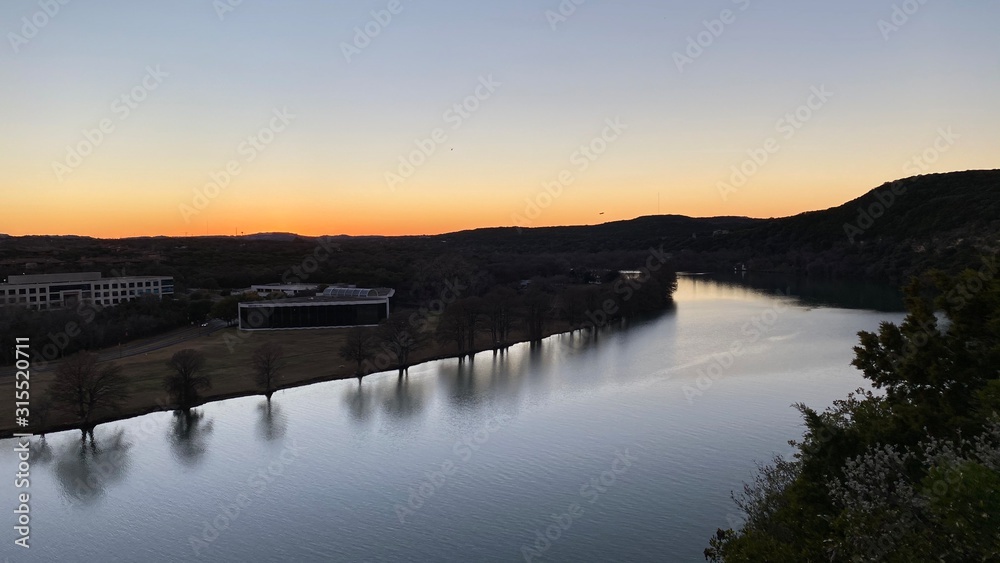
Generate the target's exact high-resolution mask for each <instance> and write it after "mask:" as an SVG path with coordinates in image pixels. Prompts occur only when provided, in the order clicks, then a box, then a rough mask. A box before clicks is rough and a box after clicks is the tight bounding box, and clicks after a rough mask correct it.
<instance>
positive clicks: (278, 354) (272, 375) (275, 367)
mask: <svg viewBox="0 0 1000 563" xmlns="http://www.w3.org/2000/svg"><path fill="white" fill-rule="evenodd" d="M251 361H252V362H253V369H254V374H255V375H256V379H257V384H258V385H260V386H261V387H263V388H264V395H266V396H267V400H268V401H270V400H271V395H273V394H274V390H275V388H276V387H277V380H278V376H279V373H280V371H281V368H283V367H284V366H285V349H284V347H282V346H281V344H276V343H274V342H265V343H264V344H261V345H260V346H258V347H257V348H256V349H255V350H254V351H253V357H252V358H251Z"/></svg>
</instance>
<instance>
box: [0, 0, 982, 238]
mask: <svg viewBox="0 0 1000 563" xmlns="http://www.w3.org/2000/svg"><path fill="white" fill-rule="evenodd" d="M52 1H54V0H52ZM63 1H66V0H63ZM226 1H227V0H218V2H213V0H174V1H170V2H162V1H161V2H152V1H148V0H146V1H137V0H131V1H102V2H85V1H82V0H69V1H68V3H67V4H66V5H65V6H60V7H59V9H58V12H57V13H55V15H54V16H51V17H49V16H47V15H46V16H44V17H43V16H42V15H39V14H44V12H43V11H42V7H41V5H40V3H39V2H38V0H35V1H31V0H16V1H15V0H6V1H4V2H3V3H0V31H2V32H3V33H4V35H5V41H4V44H3V45H0V92H2V94H0V99H2V104H0V118H2V123H3V135H2V140H0V190H2V192H3V196H4V197H3V204H2V207H0V232H5V233H9V234H15V235H21V234H81V235H91V236H100V237H124V236H133V235H158V234H166V235H184V234H190V235H203V234H233V233H235V232H237V231H242V232H245V233H251V232H263V231H294V232H298V233H302V234H308V235H319V234H339V233H348V234H421V233H440V232H447V231H454V230H459V229H466V228H475V227H482V226H503V225H516V224H521V225H532V226H538V225H558V224H590V223H598V222H603V221H607V220H614V219H628V218H632V217H636V216H640V215H649V214H654V213H656V212H657V202H658V200H659V211H660V212H662V213H676V214H684V215H692V216H709V215H749V216H755V217H771V216H784V215H790V214H794V213H798V212H802V211H807V210H813V209H823V208H827V207H831V206H834V205H839V204H841V203H843V202H845V201H847V200H850V199H852V198H854V197H857V196H859V195H861V194H862V193H864V192H866V191H867V190H869V189H870V188H872V187H874V186H876V185H879V184H881V183H882V182H885V181H889V180H893V179H897V178H900V177H904V176H909V175H912V173H913V172H914V171H916V172H944V171H952V170H966V169H976V168H997V167H998V164H1000V163H998V156H1000V105H998V104H997V100H1000V35H998V34H997V31H996V22H997V21H1000V3H997V2H994V1H992V0H973V1H968V2H944V1H938V0H929V1H926V3H925V4H923V5H920V4H917V2H916V0H910V3H909V4H908V3H905V2H901V1H898V0H896V1H895V2H894V1H892V0H842V1H840V2H802V1H792V0H786V1H777V0H770V1H765V0H713V1H699V2H694V1H689V2H676V1H652V0H644V1H627V2H608V1H597V0H586V1H584V2H583V3H582V4H581V5H579V6H576V9H575V12H574V13H572V14H570V15H569V16H568V17H566V19H565V21H561V22H556V25H555V29H553V26H552V24H551V22H550V21H549V20H550V17H549V16H547V14H546V12H547V11H549V10H552V11H553V12H557V11H558V10H559V6H560V1H558V0H504V1H502V2H471V1H469V0H462V1H458V0H455V1H432V0H424V1H421V2H411V1H408V0H401V2H400V6H401V7H402V11H401V12H399V13H398V14H396V15H394V16H392V21H391V22H390V23H388V25H386V26H384V27H383V28H382V29H381V30H379V33H378V35H377V36H376V37H374V38H372V39H371V41H370V44H368V45H367V46H365V47H364V48H363V49H361V50H360V53H354V54H353V56H352V57H351V60H350V62H348V60H347V59H346V57H345V55H344V52H343V45H344V44H345V43H346V44H353V42H354V41H355V35H356V32H355V28H356V27H364V26H365V25H366V24H369V22H371V20H372V19H373V16H372V14H371V12H372V11H373V10H374V11H379V10H385V9H386V7H387V6H388V5H389V4H390V2H389V0H383V1H352V2H332V1H331V2H320V1H308V2H305V1H287V0H283V1H277V0H243V1H242V3H240V4H239V5H237V6H236V7H235V8H234V9H232V11H228V12H225V13H222V17H220V15H219V10H218V6H219V5H226V4H225V3H226ZM231 1H232V3H234V4H235V3H237V0H231ZM577 1H579V0H577ZM44 3H45V0H43V2H42V4H44ZM564 4H565V5H571V1H570V0H566V2H564ZM904 4H908V5H907V6H906V7H907V8H910V9H911V11H912V6H919V9H917V10H916V12H915V13H913V14H911V15H908V16H907V21H905V22H904V23H902V25H900V26H898V29H888V28H886V27H885V26H882V29H880V25H879V21H880V20H884V21H885V22H887V23H890V24H891V23H892V20H891V18H892V16H893V11H894V5H895V6H897V7H899V8H900V10H901V9H902V7H903V5H904ZM50 9H51V8H50ZM723 10H731V11H732V17H731V18H729V20H730V21H731V23H729V24H723V25H722V30H721V33H719V34H718V37H715V36H712V37H711V41H710V42H709V41H708V35H709V32H706V33H705V34H703V35H702V39H703V42H705V43H710V44H709V45H708V46H707V47H704V48H703V52H702V53H701V54H700V55H699V56H697V58H692V60H691V62H690V64H685V65H684V66H683V70H682V71H681V70H679V69H678V65H677V63H676V57H675V55H674V54H675V53H681V54H683V53H684V51H685V50H686V49H687V47H688V44H689V43H688V38H689V37H693V38H696V37H697V36H698V34H699V33H700V32H703V31H705V30H706V27H705V23H703V22H705V21H706V20H714V19H718V18H719V17H720V14H722V12H723ZM902 13H903V12H901V11H899V12H897V18H896V23H900V22H901V21H902V20H901V17H900V14H902ZM22 18H27V19H28V21H30V20H31V19H32V18H34V19H35V20H36V22H44V25H43V26H41V27H39V28H37V29H33V28H32V27H31V26H30V25H29V26H25V23H24V20H22ZM733 20H734V21H733ZM374 27H375V24H370V25H369V28H374ZM715 27H716V30H718V29H719V26H718V25H716V26H715ZM33 31H35V32H36V33H32V32H33ZM29 35H30V36H31V37H29ZM157 66H158V67H159V68H160V69H161V70H162V71H163V72H165V73H167V74H168V76H166V77H161V78H160V80H161V81H160V82H159V83H157V82H155V81H154V80H152V79H149V78H147V79H146V82H147V84H155V85H156V88H155V89H154V90H147V91H140V92H139V94H141V95H142V94H144V95H145V99H144V100H143V101H141V102H138V103H137V104H135V106H136V107H135V108H134V109H130V111H129V113H128V115H127V116H125V115H124V112H123V110H122V107H124V106H122V105H118V106H116V105H115V101H116V99H119V98H121V96H123V95H128V94H129V93H130V92H132V91H133V89H134V88H136V87H140V85H141V84H142V83H143V79H144V77H146V74H147V68H148V67H149V68H157ZM490 75H492V77H493V80H494V81H496V82H499V83H500V85H499V86H498V87H496V89H495V91H494V92H493V93H492V94H490V95H489V96H488V98H487V99H485V100H483V101H481V102H479V108H478V109H477V110H476V111H475V112H472V113H470V114H468V115H469V116H468V118H467V119H463V120H462V122H461V126H460V127H458V128H457V129H456V128H455V127H454V126H455V125H456V122H455V121H454V120H453V119H449V117H447V116H445V112H446V110H448V109H449V108H451V107H452V106H454V105H455V104H461V103H462V102H463V100H465V99H466V97H468V96H470V95H473V94H474V93H475V92H476V88H477V86H478V85H479V83H480V79H481V77H489V76H490ZM813 87H816V88H820V87H825V89H826V90H827V91H830V92H832V93H833V96H832V97H831V98H829V100H827V101H826V102H825V103H823V104H820V103H818V100H817V99H815V98H814V99H813V102H814V106H816V107H817V108H818V109H815V111H812V110H810V111H809V112H805V113H803V114H802V115H808V114H809V113H811V115H810V116H809V119H808V120H807V121H805V122H804V123H801V128H799V129H796V130H795V134H794V135H792V136H790V137H789V136H786V132H787V131H788V130H787V129H785V130H781V129H780V127H781V125H780V124H779V120H780V119H782V117H783V116H784V115H785V114H787V113H793V112H795V111H796V109H798V108H799V107H800V106H802V105H803V104H806V103H807V102H808V101H809V99H810V95H811V89H812V88H813ZM484 92H485V90H484V89H480V93H484ZM118 103H119V104H121V102H118ZM282 108H287V111H288V112H290V113H292V114H294V116H295V118H294V119H292V120H291V122H290V123H289V124H288V125H287V127H284V130H283V131H281V132H277V133H275V134H274V138H273V142H271V143H270V144H269V145H266V148H265V149H264V150H263V151H261V152H259V154H257V155H256V157H255V158H254V159H253V160H252V161H249V153H248V152H246V151H242V152H241V150H240V146H241V143H243V142H244V141H245V140H246V139H247V138H248V137H250V136H251V135H254V134H255V133H257V132H258V131H259V130H261V129H262V128H266V127H268V126H269V122H270V120H271V117H272V115H273V111H274V110H275V109H278V110H281V109H282ZM615 118H617V119H620V121H621V122H623V123H624V124H626V125H627V127H628V129H627V130H626V131H625V132H624V133H622V134H621V136H620V137H618V138H617V139H616V140H614V141H613V142H610V143H608V145H607V149H606V152H604V153H603V154H602V155H600V156H598V157H597V158H596V159H595V160H594V161H593V162H592V163H591V162H589V160H588V163H589V167H588V168H587V169H586V170H581V168H582V166H581V164H580V162H581V161H580V160H579V159H576V160H575V161H574V160H572V158H573V155H574V153H575V152H576V151H578V150H579V148H580V146H581V145H584V144H590V143H591V141H592V140H593V139H595V138H596V137H598V136H600V135H601V133H602V130H603V129H604V128H605V122H606V120H607V119H615ZM102 120H109V121H108V122H106V123H110V124H111V125H113V127H114V129H113V131H111V132H110V133H107V134H105V135H104V138H103V139H102V140H101V142H100V143H99V144H96V145H95V146H93V147H92V150H90V151H89V154H88V155H87V156H85V157H83V158H81V160H80V162H79V165H78V166H75V167H72V168H69V167H67V168H69V170H70V171H69V172H68V173H66V170H67V169H61V170H62V172H63V174H62V177H61V178H60V177H59V176H58V174H57V172H56V171H54V163H61V165H66V163H67V162H72V159H69V158H68V156H67V148H68V147H78V146H80V147H82V149H83V150H84V152H87V151H88V149H90V148H91V147H89V145H90V142H89V141H87V136H86V135H85V134H84V130H92V129H95V128H98V127H99V126H100V124H101V122H102ZM435 129H441V130H442V131H443V133H444V134H445V135H447V139H446V140H445V141H444V142H443V143H440V144H439V145H438V146H437V149H436V151H435V152H434V154H432V155H431V156H430V157H429V158H427V159H426V163H424V164H423V165H421V166H417V167H416V168H415V171H414V173H413V174H412V176H410V177H409V178H407V179H406V180H405V181H404V182H402V183H400V184H398V185H396V186H395V188H394V189H390V187H389V185H388V183H387V180H386V173H388V172H398V167H399V161H400V158H401V157H406V155H408V154H409V153H410V152H412V151H413V150H415V148H416V147H415V145H414V141H415V140H416V139H424V138H429V137H431V135H432V132H433V131H434V130H435ZM940 131H945V132H946V133H947V132H948V131H951V133H947V135H945V136H946V137H949V138H948V139H946V140H945V139H944V138H943V137H940V136H941V133H940ZM266 135H267V134H266V133H265V136H266ZM91 137H92V138H94V137H93V135H91ZM768 139H773V140H774V144H775V145H776V146H777V150H776V151H775V152H774V153H773V154H770V155H768V160H767V162H766V163H765V164H764V165H763V166H760V167H758V168H759V169H758V170H756V171H755V172H754V173H753V174H751V175H750V176H749V178H748V179H747V181H746V183H745V184H744V185H742V186H741V187H739V188H738V189H736V190H735V191H732V192H729V193H728V194H727V197H725V198H723V197H722V196H721V195H720V190H719V182H729V180H730V177H731V174H732V167H733V166H740V165H742V164H743V163H744V161H745V160H746V159H747V158H749V156H748V153H747V151H748V150H754V149H757V150H759V149H760V148H761V147H763V146H764V145H765V142H766V141H767V140H768ZM935 143H937V148H936V149H935V148H934V147H935ZM598 144H600V143H598ZM924 154H926V155H927V156H929V157H933V160H934V162H933V163H928V164H925V165H923V166H919V165H917V164H915V163H913V162H912V159H913V158H914V157H917V156H920V155H924ZM231 161H235V162H236V164H238V165H239V168H240V173H239V174H237V175H235V177H233V178H232V180H231V182H230V184H229V185H228V187H226V188H225V189H223V190H221V191H219V192H218V194H217V195H216V197H214V198H212V199H206V200H204V201H202V202H201V207H203V208H202V209H198V208H197V207H198V206H197V205H196V204H197V203H198V201H197V200H196V197H195V191H196V190H204V189H205V185H206V184H208V183H209V182H211V181H212V175H213V174H216V175H218V173H219V172H220V171H223V170H225V168H226V166H227V163H229V162H231ZM908 163H909V164H908ZM750 168H752V167H750ZM564 171H567V172H568V173H570V174H571V175H572V178H573V181H572V182H571V183H569V184H568V185H566V186H565V187H563V188H562V190H561V192H559V195H558V197H555V198H550V197H549V196H548V194H546V193H545V191H544V190H543V184H544V183H546V182H554V181H557V180H558V178H559V176H560V173H563V172H564ZM564 177H565V175H564ZM528 201H531V202H536V203H538V204H541V205H540V207H539V208H538V209H537V210H534V209H529V208H528V203H527V202H528ZM206 203H207V205H206ZM183 206H188V208H186V209H187V211H189V212H190V211H195V212H196V213H194V214H191V213H187V214H185V212H184V209H185V208H184V207H183ZM601 212H603V213H604V214H603V215H599V214H600V213H601Z"/></svg>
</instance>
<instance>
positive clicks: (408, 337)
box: [378, 313, 426, 375]
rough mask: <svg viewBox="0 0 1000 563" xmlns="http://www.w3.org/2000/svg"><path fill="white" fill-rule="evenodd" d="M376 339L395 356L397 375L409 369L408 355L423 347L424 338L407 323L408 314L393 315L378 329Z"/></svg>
mask: <svg viewBox="0 0 1000 563" xmlns="http://www.w3.org/2000/svg"><path fill="white" fill-rule="evenodd" d="M378 339H379V340H380V341H381V342H382V344H383V347H384V348H387V349H388V350H389V351H391V352H392V353H393V354H394V355H395V356H396V363H397V365H398V367H399V375H403V372H404V371H406V369H407V368H409V367H410V355H411V354H412V353H413V352H414V351H416V350H418V349H419V348H420V347H421V346H423V345H424V343H425V341H426V338H425V336H424V334H423V333H422V332H420V331H419V330H416V328H415V327H414V326H412V324H411V323H410V321H409V314H408V313H394V314H392V315H389V318H387V319H385V320H384V321H382V324H380V325H379V327H378Z"/></svg>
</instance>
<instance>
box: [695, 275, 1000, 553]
mask: <svg viewBox="0 0 1000 563" xmlns="http://www.w3.org/2000/svg"><path fill="white" fill-rule="evenodd" d="M993 264H994V265H995V261H994V262H993ZM995 273H996V268H995V267H993V268H991V267H990V263H989V262H988V263H987V267H986V269H983V270H980V271H978V272H974V271H966V272H964V273H962V274H960V275H959V276H957V277H954V278H953V277H949V276H946V275H944V274H941V273H931V274H929V275H928V276H927V277H926V278H925V279H924V281H919V280H915V281H914V282H913V283H911V284H910V285H909V286H908V287H907V288H906V292H905V294H906V299H905V301H906V306H907V311H908V314H907V316H906V318H905V319H904V320H903V322H902V323H901V324H900V325H898V326H897V325H895V324H892V323H883V324H882V326H881V327H880V328H879V331H878V333H869V332H861V333H859V339H860V345H859V346H857V347H855V349H854V351H855V360H854V362H853V363H854V365H855V367H857V368H858V369H860V370H861V371H862V373H863V374H864V376H865V378H867V379H868V380H869V381H871V383H872V386H873V387H874V388H875V389H876V391H877V392H873V391H871V390H865V389H860V390H858V391H857V392H855V393H852V394H851V395H849V396H848V397H847V399H844V400H840V401H835V402H834V405H833V407H831V408H829V409H827V410H826V411H824V412H816V411H814V410H812V409H809V408H807V407H805V406H804V405H797V407H798V408H799V410H800V412H801V413H802V415H803V418H804V419H805V426H806V432H805V435H804V437H803V439H802V440H801V442H796V441H792V442H790V443H791V444H792V445H793V446H795V447H796V448H797V451H796V453H795V454H794V460H792V461H788V462H784V461H781V460H779V461H777V462H776V463H775V465H773V466H766V467H764V468H762V469H761V471H760V475H761V476H760V477H759V478H758V479H757V481H756V482H755V483H754V484H751V485H750V486H748V488H746V489H745V494H744V495H743V497H741V498H740V499H739V501H740V503H739V506H740V508H741V509H742V510H743V512H744V513H745V514H746V515H747V519H746V522H745V523H744V524H743V526H742V528H741V529H739V530H738V531H734V530H732V529H730V530H719V531H718V533H717V534H716V536H715V537H714V538H712V539H711V540H710V547H709V548H708V549H706V550H705V556H706V558H708V559H710V560H712V561H719V562H721V561H725V562H727V563H732V562H737V561H764V560H770V561H793V560H794V561H820V560H822V561H888V562H894V561H900V562H908V561H996V560H1000V538H998V537H997V535H996V530H997V517H998V514H1000V416H998V414H997V413H998V412H1000V370H998V369H997V366H1000V278H997V277H996V275H995ZM928 280H929V281H928Z"/></svg>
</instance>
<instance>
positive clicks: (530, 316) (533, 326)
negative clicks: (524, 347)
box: [523, 290, 552, 342]
mask: <svg viewBox="0 0 1000 563" xmlns="http://www.w3.org/2000/svg"><path fill="white" fill-rule="evenodd" d="M551 308H552V296H551V295H549V294H548V293H545V292H543V291H541V290H531V291H529V292H528V294H527V295H525V296H524V306H523V313H524V321H525V325H526V326H527V327H528V339H529V340H530V341H532V342H538V341H540V340H541V339H542V338H544V337H545V320H546V318H547V317H548V313H549V310H550V309H551Z"/></svg>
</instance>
